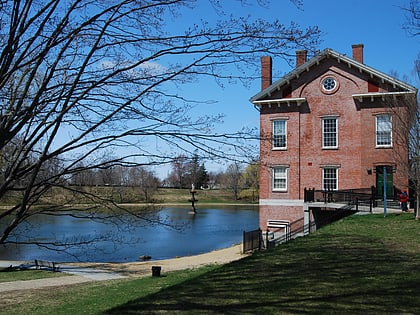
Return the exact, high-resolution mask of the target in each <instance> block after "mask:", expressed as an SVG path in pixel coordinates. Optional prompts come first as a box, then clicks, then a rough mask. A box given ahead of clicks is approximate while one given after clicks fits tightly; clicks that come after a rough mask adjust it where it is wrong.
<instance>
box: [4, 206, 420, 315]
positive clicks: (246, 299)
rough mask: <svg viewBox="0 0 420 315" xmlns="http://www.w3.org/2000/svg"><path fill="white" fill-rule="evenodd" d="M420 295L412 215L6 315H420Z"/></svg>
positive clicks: (346, 225) (72, 290) (41, 298)
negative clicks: (224, 263) (218, 314)
mask: <svg viewBox="0 0 420 315" xmlns="http://www.w3.org/2000/svg"><path fill="white" fill-rule="evenodd" d="M419 288H420V221H415V220H414V218H413V215H412V214H402V215H393V214H389V215H388V216H387V217H386V218H384V217H383V216H382V215H365V216H358V215H355V216H351V217H348V218H346V219H343V220H341V221H339V222H336V223H334V224H331V225H329V226H326V227H324V228H322V229H320V230H318V231H317V232H316V233H314V234H311V235H309V236H307V237H304V238H298V239H295V240H293V241H290V242H288V243H286V244H283V245H281V246H279V247H277V248H275V249H272V250H270V251H263V252H260V253H256V254H254V255H252V256H250V257H248V258H244V259H242V260H240V261H236V262H233V263H230V264H227V265H224V266H220V267H216V266H212V267H207V268H203V269H198V270H195V271H188V272H187V271H183V272H175V273H169V274H167V275H165V276H164V277H160V278H153V277H148V278H144V279H136V280H123V281H113V282H98V283H95V284H89V285H86V284H84V285H78V286H76V287H68V288H63V289H60V290H54V291H51V290H41V291H40V292H39V294H38V295H37V296H38V298H37V299H36V300H31V301H28V300H26V302H23V303H21V304H20V305H15V306H12V305H9V306H7V308H5V307H2V310H3V311H6V312H7V313H8V314H41V313H42V314H75V313H77V314H166V313H168V314H214V313H221V314H402V313H403V314H420V291H419V290H420V289H419ZM0 303H1V302H0ZM41 306H42V309H41Z"/></svg>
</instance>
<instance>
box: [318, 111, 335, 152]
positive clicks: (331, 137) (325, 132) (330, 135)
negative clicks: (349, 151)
mask: <svg viewBox="0 0 420 315" xmlns="http://www.w3.org/2000/svg"><path fill="white" fill-rule="evenodd" d="M337 136H338V134H337V118H336V117H328V118H323V119H322V148H324V149H326V148H337V147H338V137H337Z"/></svg>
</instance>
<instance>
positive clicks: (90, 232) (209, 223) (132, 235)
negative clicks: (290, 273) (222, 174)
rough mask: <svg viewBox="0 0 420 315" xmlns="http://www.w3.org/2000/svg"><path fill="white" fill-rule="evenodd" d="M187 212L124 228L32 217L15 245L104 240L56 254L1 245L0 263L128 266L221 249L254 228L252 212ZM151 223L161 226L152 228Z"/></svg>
mask: <svg viewBox="0 0 420 315" xmlns="http://www.w3.org/2000/svg"><path fill="white" fill-rule="evenodd" d="M189 211H190V208H187V207H184V208H182V207H171V208H164V209H162V210H159V211H158V212H154V213H153V214H150V217H148V218H146V219H150V220H151V222H147V221H144V220H136V221H131V223H130V225H128V226H127V225H119V224H118V221H117V224H115V222H114V223H112V224H111V223H109V222H108V223H104V222H102V221H94V220H88V219H80V218H75V217H72V216H45V215H44V216H34V217H33V218H32V219H31V222H28V223H27V224H26V225H22V226H20V227H19V229H20V230H18V231H16V238H17V239H19V236H17V235H19V234H20V235H25V238H26V239H35V240H38V241H42V242H47V243H48V242H54V241H55V240H60V241H63V240H66V241H67V242H79V241H80V240H90V239H92V237H98V238H101V237H103V236H106V237H107V239H106V240H105V239H98V240H97V241H95V242H93V243H91V242H90V243H89V244H86V245H84V246H80V245H79V246H74V247H67V248H65V249H64V248H63V250H62V251H52V250H48V249H46V248H43V247H39V246H34V245H18V246H16V245H10V244H9V245H7V246H6V245H3V246H0V260H33V259H44V260H51V261H57V262H77V261H89V262H129V261H138V260H139V257H140V256H151V258H152V259H154V260H155V259H157V260H159V259H167V258H174V257H177V256H189V255H197V254H202V253H205V252H209V251H212V250H216V249H221V248H226V247H229V246H232V245H234V244H238V243H240V242H242V235H243V231H249V230H254V229H257V228H258V206H223V207H205V208H204V207H203V206H202V207H201V208H200V207H198V208H197V213H196V214H191V213H190V212H189ZM156 220H158V221H160V222H165V223H167V224H154V223H152V221H153V222H154V221H156ZM137 221H139V222H137ZM145 222H147V223H145ZM28 233H29V236H28ZM111 239H112V240H111Z"/></svg>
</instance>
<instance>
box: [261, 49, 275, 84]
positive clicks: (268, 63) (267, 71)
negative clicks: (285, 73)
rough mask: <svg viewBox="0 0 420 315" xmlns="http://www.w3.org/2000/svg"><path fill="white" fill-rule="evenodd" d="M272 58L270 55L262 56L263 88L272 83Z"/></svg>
mask: <svg viewBox="0 0 420 315" xmlns="http://www.w3.org/2000/svg"><path fill="white" fill-rule="evenodd" d="M272 83H273V82H272V60H271V57H270V56H262V57H261V90H264V89H266V88H268V87H269V86H270V85H271V84H272Z"/></svg>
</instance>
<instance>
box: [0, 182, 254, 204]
mask: <svg viewBox="0 0 420 315" xmlns="http://www.w3.org/2000/svg"><path fill="white" fill-rule="evenodd" d="M77 189H78V190H80V191H83V192H84V193H85V195H83V194H76V193H73V194H72V193H71V192H70V191H68V190H64V189H62V188H53V189H51V190H50V191H49V192H48V193H46V194H45V195H44V196H43V197H42V198H41V199H40V201H39V203H38V205H39V206H42V205H50V204H59V205H62V204H70V205H72V206H77V205H80V204H83V205H89V204H92V203H93V202H94V201H93V200H92V199H91V198H89V196H91V195H95V196H97V197H100V198H102V200H108V201H111V200H112V201H113V202H116V203H122V204H147V203H150V202H151V203H158V204H162V203H165V204H191V201H190V199H191V193H190V190H189V189H174V188H159V189H158V190H157V191H156V192H153V194H151V196H150V200H148V201H146V200H144V197H143V193H142V191H141V190H140V188H138V187H112V186H98V187H96V186H95V187H77ZM20 198H21V196H20V195H19V194H18V193H14V194H9V195H7V196H6V197H5V198H3V199H2V200H1V203H0V206H2V205H3V206H7V205H9V206H10V205H14V204H16V203H17V202H19V201H20ZM195 198H196V199H197V200H198V203H197V204H198V205H200V204H209V203H223V204H233V203H235V204H238V203H243V204H247V203H255V204H258V200H252V198H242V199H239V200H235V198H234V194H233V192H231V191H229V190H224V189H211V190H210V189H209V190H200V189H198V190H196V193H195Z"/></svg>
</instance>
